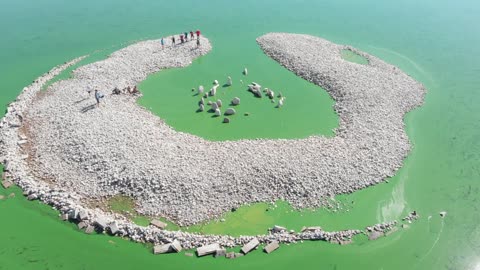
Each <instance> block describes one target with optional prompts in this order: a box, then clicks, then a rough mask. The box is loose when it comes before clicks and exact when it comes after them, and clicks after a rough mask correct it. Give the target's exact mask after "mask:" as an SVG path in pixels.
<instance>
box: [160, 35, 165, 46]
mask: <svg viewBox="0 0 480 270" xmlns="http://www.w3.org/2000/svg"><path fill="white" fill-rule="evenodd" d="M160 43H161V44H162V49H163V48H165V40H163V37H162V39H160Z"/></svg>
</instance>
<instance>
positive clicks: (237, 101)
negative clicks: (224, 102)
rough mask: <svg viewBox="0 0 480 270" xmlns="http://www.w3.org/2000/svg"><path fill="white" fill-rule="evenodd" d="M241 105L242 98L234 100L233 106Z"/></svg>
mask: <svg viewBox="0 0 480 270" xmlns="http://www.w3.org/2000/svg"><path fill="white" fill-rule="evenodd" d="M239 104H240V98H238V97H234V98H233V99H232V105H233V106H237V105H239Z"/></svg>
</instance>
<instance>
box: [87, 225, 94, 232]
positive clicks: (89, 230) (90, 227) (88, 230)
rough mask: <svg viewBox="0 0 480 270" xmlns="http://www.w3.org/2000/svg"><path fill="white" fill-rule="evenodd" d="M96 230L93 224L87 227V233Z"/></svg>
mask: <svg viewBox="0 0 480 270" xmlns="http://www.w3.org/2000/svg"><path fill="white" fill-rule="evenodd" d="M94 231H95V227H93V226H92V225H88V226H87V228H86V229H85V233H87V234H91V233H93V232H94Z"/></svg>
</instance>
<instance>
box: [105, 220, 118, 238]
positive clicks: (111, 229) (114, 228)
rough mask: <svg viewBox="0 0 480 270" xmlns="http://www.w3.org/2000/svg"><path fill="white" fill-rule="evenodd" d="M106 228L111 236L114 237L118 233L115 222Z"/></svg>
mask: <svg viewBox="0 0 480 270" xmlns="http://www.w3.org/2000/svg"><path fill="white" fill-rule="evenodd" d="M108 228H109V229H110V233H111V234H112V235H115V234H117V233H118V232H119V229H118V225H117V222H115V221H114V222H112V223H110V225H108Z"/></svg>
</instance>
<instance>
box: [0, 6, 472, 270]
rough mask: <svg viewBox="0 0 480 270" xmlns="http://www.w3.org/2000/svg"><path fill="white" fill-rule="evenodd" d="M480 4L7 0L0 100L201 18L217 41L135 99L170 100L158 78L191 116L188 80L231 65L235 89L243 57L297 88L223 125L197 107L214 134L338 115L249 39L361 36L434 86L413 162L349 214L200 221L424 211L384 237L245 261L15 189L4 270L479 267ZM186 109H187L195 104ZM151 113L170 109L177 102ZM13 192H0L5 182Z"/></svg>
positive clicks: (295, 221) (363, 44)
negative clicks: (153, 248)
mask: <svg viewBox="0 0 480 270" xmlns="http://www.w3.org/2000/svg"><path fill="white" fill-rule="evenodd" d="M479 12H480V3H479V2H477V1H457V2H452V1H446V0H436V1H433V0H427V1H421V2H420V1H414V0H405V1H395V2H393V1H379V0H366V1H361V2H360V1H354V0H350V1H349V0H341V1H333V0H331V1H313V0H311V1H307V0H300V1H273V0H266V1H252V0H246V1H235V2H234V1H220V0H217V1H193V0H192V1H175V2H166V1H153V0H150V1H146V0H145V1H123V0H121V1H101V2H98V1H92V0H87V1H77V2H68V3H67V2H65V1H60V0H56V1H51V0H47V1H31V0H28V1H27V0H19V1H2V3H1V4H0V25H1V27H0V36H1V42H0V59H1V60H2V61H1V62H0V81H1V85H0V87H1V90H0V103H1V104H2V105H6V104H7V103H8V102H10V101H12V100H13V99H14V98H15V97H16V96H17V95H18V93H19V92H20V90H21V89H22V88H23V87H24V86H25V85H28V84H29V83H30V82H31V81H32V80H33V79H35V78H36V77H38V76H39V75H41V74H42V73H44V72H46V71H47V70H49V69H50V68H51V67H53V66H55V65H57V64H60V63H63V62H65V61H68V60H70V59H73V58H75V57H78V56H80V55H84V54H88V53H91V52H94V51H96V50H108V49H109V48H112V46H118V45H121V44H127V43H128V42H131V41H134V40H139V39H145V38H156V37H160V36H161V35H165V34H170V33H179V32H181V31H184V30H190V29H195V28H200V29H201V30H202V32H203V33H205V35H207V36H208V37H209V38H210V40H211V41H212V43H213V45H214V51H212V53H211V54H210V55H207V56H205V57H204V58H202V59H199V60H198V61H197V62H196V63H195V64H194V65H193V66H192V67H191V71H189V69H185V70H183V71H182V70H173V71H167V72H166V73H165V74H161V73H159V74H158V75H154V76H153V77H152V78H151V81H152V82H151V83H152V90H149V88H150V87H148V85H147V84H149V83H150V79H149V80H148V81H146V82H145V85H144V86H146V87H145V91H146V92H147V91H151V93H146V95H150V94H151V95H152V96H151V97H152V98H151V99H150V98H148V99H147V98H145V99H144V100H142V101H140V102H141V103H142V104H143V105H144V106H146V107H149V106H152V107H158V108H160V107H161V105H162V104H165V103H162V102H165V101H163V100H155V98H154V97H155V94H156V92H155V91H154V90H155V89H154V88H155V87H158V89H157V91H159V92H161V91H165V92H162V93H164V94H163V95H162V98H165V99H170V98H177V99H178V98H179V97H182V102H183V99H185V102H189V103H188V110H187V109H185V111H184V112H185V113H187V114H188V115H189V116H188V117H191V115H192V114H193V115H195V114H194V110H195V103H196V99H195V98H194V97H192V96H191V92H190V89H191V88H192V87H195V86H196V85H198V84H200V83H202V84H204V85H207V84H208V83H210V82H211V81H212V80H213V79H218V80H219V81H220V82H221V83H223V82H224V81H225V79H226V76H227V75H230V76H232V78H233V79H234V83H235V85H234V87H237V84H238V80H239V79H240V78H241V74H240V72H241V71H242V70H243V68H244V67H247V68H248V69H249V77H250V74H251V77H252V78H253V79H254V80H258V81H257V82H258V83H260V84H262V85H263V86H265V87H270V85H271V88H272V89H274V90H276V89H279V90H283V89H286V90H283V91H291V92H290V93H289V94H288V96H287V100H286V103H285V107H284V108H282V109H285V110H282V111H279V110H275V109H274V108H270V107H269V105H270V104H268V103H267V102H265V101H266V100H261V102H262V103H260V101H257V100H255V99H253V98H251V99H250V100H251V102H252V104H253V102H259V104H258V105H256V106H262V107H258V108H261V109H258V111H257V112H255V111H253V109H252V115H251V116H252V117H251V118H246V117H244V116H243V114H238V115H236V116H235V117H232V123H230V124H229V125H228V126H226V125H221V124H220V123H218V121H217V120H216V119H210V118H208V117H206V115H202V116H198V117H199V119H196V120H198V122H200V123H202V125H210V127H206V128H203V129H197V130H191V131H190V132H192V133H196V134H198V135H201V136H204V137H207V138H210V139H216V140H219V139H225V138H228V137H229V136H232V138H234V139H236V138H238V137H235V136H244V135H245V134H246V133H247V132H246V131H243V127H245V126H247V125H248V126H250V125H251V126H252V130H253V131H252V132H257V133H256V134H255V137H270V136H273V135H272V134H277V132H278V134H279V136H281V137H285V138H291V137H304V136H308V135H309V134H319V133H320V134H326V135H328V134H329V131H330V130H331V128H333V127H335V126H336V120H335V115H334V114H333V112H332V111H331V104H328V98H327V96H326V95H325V93H322V91H321V90H320V89H319V88H317V87H314V86H311V85H308V84H307V83H304V82H302V81H301V80H298V79H296V78H293V77H292V76H291V74H289V73H288V72H286V71H284V70H282V69H281V68H280V67H279V66H277V65H276V64H275V63H274V62H271V60H269V59H268V58H267V57H266V56H263V55H262V54H261V53H260V51H259V48H258V46H257V45H256V43H255V38H256V37H257V36H259V35H261V34H263V33H266V32H270V31H284V32H297V33H307V34H312V35H317V36H321V37H324V38H327V39H329V40H332V41H333V42H336V43H343V44H349V45H352V46H354V47H357V48H359V49H361V50H363V51H366V52H368V53H371V54H374V55H376V56H378V57H380V58H382V59H384V60H386V61H387V62H390V63H392V64H395V65H397V66H399V67H400V68H401V69H403V70H404V71H405V72H407V73H408V74H410V75H412V76H413V77H415V78H416V79H417V80H419V81H421V82H422V83H424V84H425V86H426V87H427V89H428V94H427V96H426V102H425V105H424V106H423V107H422V108H420V109H417V110H415V111H413V112H412V113H409V114H408V115H407V116H406V118H405V123H406V128H407V132H408V135H409V138H410V140H411V141H412V143H413V144H414V148H413V150H412V152H411V154H410V156H409V157H408V158H407V160H406V161H405V165H404V166H403V168H402V169H401V170H399V172H398V173H397V175H396V176H395V177H393V178H392V179H390V181H389V183H385V184H380V185H378V186H375V187H372V188H368V189H366V190H362V191H359V192H356V193H354V194H352V195H348V196H341V197H340V198H338V200H340V201H342V202H343V203H344V204H345V209H346V210H343V211H340V212H338V213H330V212H328V211H326V210H318V211H305V212H300V213H298V212H293V213H292V212H290V210H289V208H288V207H287V206H285V205H283V204H280V205H279V207H278V208H276V210H273V211H268V212H266V211H264V210H265V209H266V208H267V206H266V205H263V206H262V205H257V206H254V207H252V208H249V209H246V208H245V209H243V208H241V209H239V210H238V211H237V212H236V213H234V214H227V215H226V221H225V222H224V223H216V222H212V223H211V224H208V225H205V226H202V227H200V228H191V229H198V230H201V231H204V232H222V233H229V234H242V233H251V232H264V231H265V229H266V227H268V226H271V225H273V224H279V225H285V226H288V227H291V228H294V229H298V228H299V227H301V226H303V225H310V224H312V225H313V224H315V225H316V224H318V225H321V226H323V227H324V228H326V229H339V228H362V227H363V226H365V225H368V224H372V223H375V222H380V221H383V220H389V219H392V218H399V217H402V216H403V215H405V214H406V212H407V211H409V210H417V211H418V212H419V213H420V215H421V216H422V218H421V219H420V220H419V221H418V222H417V223H415V224H413V225H412V226H411V227H410V228H409V229H405V230H401V231H399V232H397V233H394V234H393V235H391V236H390V237H387V238H382V239H379V240H377V241H373V242H368V241H364V239H356V240H357V241H356V242H355V243H354V244H352V245H349V246H338V245H332V244H328V243H323V242H305V243H303V244H298V245H290V246H282V247H281V248H280V249H279V250H278V251H276V252H274V253H272V254H269V255H266V254H263V253H261V252H254V253H252V254H249V255H248V256H246V257H243V258H240V259H237V260H218V259H213V258H201V259H197V258H192V257H187V256H184V255H181V254H180V255H166V256H153V255H151V254H150V248H149V247H145V246H143V245H140V244H134V243H131V242H128V241H126V240H122V239H119V238H111V237H107V236H104V235H85V234H83V233H81V232H79V231H78V230H77V229H76V227H75V226H74V225H72V224H68V223H64V222H62V221H60V220H59V219H58V217H57V213H56V212H54V211H52V210H51V209H50V207H48V206H45V205H41V204H39V203H37V202H28V201H26V200H25V199H24V198H23V197H22V196H20V194H21V192H20V191H18V190H17V191H16V192H17V196H16V197H15V198H10V199H7V200H2V201H0V216H1V219H0V269H112V268H115V269H132V268H139V269H149V268H151V269H154V268H166V267H168V268H171V269H191V268H195V269H261V268H266V269H271V268H277V269H292V268H301V269H304V268H311V269H479V265H480V255H479V254H480V244H479V243H480V225H479V224H480V214H479V211H478V198H479V190H480V183H479V178H480V166H479V165H480V164H479V159H480V158H479V155H480V142H479V138H480V120H479V117H478V115H479V113H480V106H478V104H479V103H480V95H479V91H478V89H479V87H478V85H480V76H478V73H479V72H480V61H479V60H480V59H479V57H478V56H479V55H480V46H479V44H480V28H479V27H478V25H480V19H479V16H478V14H479ZM257 62H258V63H259V64H258V66H256V65H255V63H257ZM204 64H205V68H202V65H204ZM206 67H209V68H206ZM213 67H214V68H213ZM265 68H267V70H265ZM194 71H202V73H201V74H196V73H195V72H194ZM184 72H185V73H184ZM189 72H193V73H189ZM156 76H158V78H157V77H156ZM257 78H258V79H257ZM290 78H292V79H290ZM164 80H165V82H164ZM178 80H179V81H178ZM244 81H246V82H249V81H250V79H249V80H248V81H247V80H244ZM282 85H289V87H285V88H284V87H282ZM142 87H143V86H142ZM142 90H143V89H142ZM229 90H230V89H225V91H229ZM231 90H232V91H238V92H239V93H241V92H242V91H244V89H241V88H235V89H231ZM174 91H176V93H174ZM222 91H223V90H222ZM296 91H298V93H299V94H297V92H296ZM177 92H178V93H177ZM167 93H168V94H167ZM300 93H301V94H300ZM225 95H226V94H225ZM302 95H305V96H304V97H306V98H307V97H308V98H311V97H314V96H318V101H312V102H318V105H319V106H314V107H312V108H311V110H309V111H308V112H312V115H311V116H308V117H310V118H307V117H306V115H305V113H302V111H297V110H300V109H297V108H296V107H297V105H298V103H297V105H295V102H300V101H301V100H300V99H299V96H302ZM183 96H184V98H183ZM246 98H248V96H247V97H246ZM243 99H244V98H242V101H243ZM295 99H298V101H295ZM144 102H145V103H144ZM149 102H152V103H151V104H152V105H149ZM190 102H191V103H190ZM157 105H158V106H157ZM243 105H248V104H247V103H246V104H242V105H241V106H242V112H243ZM182 106H185V107H181V108H182V109H183V108H187V104H184V105H182ZM252 106H253V105H252ZM190 108H192V109H190ZM270 109H271V110H270ZM249 110H250V109H249ZM154 111H155V112H156V113H158V114H166V113H167V111H168V110H164V111H163V109H154ZM263 111H267V112H266V113H268V114H271V115H270V116H271V117H270V119H269V120H271V121H273V122H272V123H269V124H268V125H271V126H269V129H270V128H272V127H274V128H278V127H279V126H281V124H282V123H285V125H287V124H288V125H289V127H287V128H283V129H280V128H279V129H278V130H276V131H274V132H272V133H270V132H268V133H267V132H263V131H258V130H256V128H255V127H257V126H258V125H259V124H266V122H267V121H264V120H263V119H261V117H260V116H259V115H260V114H262V113H263ZM289 111H290V113H288V112H289ZM182 113H183V111H182ZM275 113H285V116H284V117H293V116H292V115H293V114H294V113H298V114H297V115H296V116H295V119H299V120H298V121H299V122H300V123H294V122H293V121H291V120H289V119H284V120H281V121H280V120H278V118H279V117H276V115H275ZM179 114H180V113H179ZM176 117H179V118H178V119H180V120H178V123H171V124H172V125H173V126H175V128H177V129H179V130H184V129H185V128H187V127H188V125H189V124H188V122H189V121H193V120H189V119H188V117H187V119H181V117H180V115H177V116H175V115H172V118H171V119H175V118H176ZM194 117H197V115H195V116H194ZM201 117H203V118H201ZM302 117H305V119H304V118H302ZM167 118H168V116H167ZM306 119H310V120H309V121H313V122H314V123H320V124H319V125H312V126H310V125H308V126H305V127H302V129H301V130H298V131H290V126H291V125H293V126H294V127H295V126H296V125H304V124H305V123H309V121H307V120H306ZM332 119H333V121H332ZM167 121H168V120H167ZM248 121H255V122H248ZM276 121H279V122H276ZM282 121H284V122H282ZM302 121H305V122H302ZM302 123H303V124H302ZM266 125H267V124H266ZM227 128H228V129H230V130H227ZM309 128H311V129H309ZM217 129H218V130H220V129H221V131H219V132H216V130H217ZM217 133H219V134H217ZM242 134H243V135H242ZM249 134H250V133H249ZM10 192H11V191H5V190H3V189H0V193H1V194H9V193H10ZM352 201H353V203H351V202H352ZM348 202H350V204H348ZM347 210H348V211H347ZM442 210H445V211H447V212H448V214H447V216H446V218H445V219H443V220H442V219H440V217H439V216H438V212H439V211H442ZM429 215H432V217H431V218H430V219H429V218H428V216H429ZM307 223H308V224H307Z"/></svg>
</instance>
